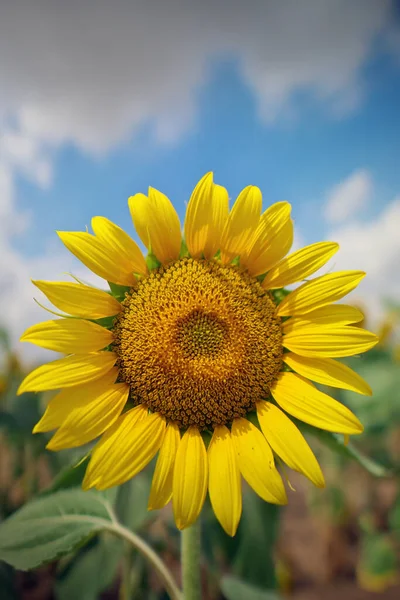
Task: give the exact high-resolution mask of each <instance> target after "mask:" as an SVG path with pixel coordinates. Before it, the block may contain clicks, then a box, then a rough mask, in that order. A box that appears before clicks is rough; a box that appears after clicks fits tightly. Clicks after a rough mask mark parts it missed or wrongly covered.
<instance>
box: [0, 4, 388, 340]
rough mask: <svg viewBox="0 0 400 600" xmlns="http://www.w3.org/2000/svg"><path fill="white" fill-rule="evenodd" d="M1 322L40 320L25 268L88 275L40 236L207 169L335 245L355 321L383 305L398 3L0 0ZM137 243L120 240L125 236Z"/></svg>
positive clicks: (299, 240) (122, 215) (42, 275)
mask: <svg viewBox="0 0 400 600" xmlns="http://www.w3.org/2000/svg"><path fill="white" fill-rule="evenodd" d="M0 57H1V59H0V322H1V323H3V324H4V325H5V326H6V327H7V328H8V329H9V330H10V333H11V338H12V341H13V344H14V345H15V347H17V348H18V349H19V350H20V351H22V346H23V345H22V344H20V345H18V342H17V340H18V338H19V336H20V335H21V334H22V332H23V330H24V329H25V328H26V327H27V326H29V325H30V324H32V323H34V322H38V321H40V320H43V319H47V318H49V315H47V314H46V313H44V312H43V311H42V310H41V309H40V308H39V307H38V306H37V304H36V303H35V302H34V300H33V298H34V297H36V298H37V299H39V300H40V301H43V298H40V294H39V292H38V291H37V290H36V288H34V286H33V285H32V284H31V281H30V279H31V278H32V279H53V280H66V279H68V275H67V274H66V273H68V272H72V273H73V274H75V275H77V276H78V277H81V278H82V279H84V280H85V281H88V282H91V283H95V284H98V283H99V280H98V279H97V278H96V276H94V275H92V274H90V272H89V271H88V270H87V269H86V268H85V267H83V266H82V265H80V264H79V263H78V262H77V261H76V260H75V259H74V258H73V257H72V256H71V255H69V253H68V251H67V250H66V249H65V248H64V247H63V246H62V244H61V242H60V240H59V239H58V237H57V235H56V234H55V231H56V230H85V228H86V227H87V226H90V220H91V217H92V216H95V215H104V216H107V217H108V218H110V219H112V220H114V221H115V222H116V223H118V224H119V225H120V226H122V227H124V228H125V229H126V230H127V231H128V232H129V233H131V234H132V235H133V236H135V234H134V231H133V227H132V223H131V220H130V217H129V212H128V210H127V198H128V197H129V196H130V195H133V194H135V193H137V192H146V190H147V188H148V186H152V187H155V188H157V189H159V190H161V191H163V192H164V193H165V194H167V195H168V196H169V197H170V199H171V200H172V201H173V202H174V204H175V206H176V207H177V210H178V212H179V214H180V216H181V217H182V218H183V215H184V209H185V203H186V202H187V200H188V199H189V197H190V193H191V191H192V189H193V188H194V186H195V184H196V182H197V181H198V180H199V179H200V177H201V176H202V175H203V174H204V173H206V172H207V171H210V170H211V171H213V172H214V174H215V181H216V182H217V183H219V184H221V185H224V186H225V187H227V189H228V191H229V195H230V198H231V199H232V201H234V199H235V197H236V196H237V194H238V193H239V191H240V190H241V189H242V188H243V187H245V186H247V185H249V184H252V185H257V186H259V187H260V188H261V190H262V192H263V203H264V207H267V206H268V205H269V204H271V203H273V202H276V201H279V200H288V201H289V202H291V204H292V206H293V218H294V222H295V228H296V238H295V247H296V248H297V247H299V246H301V245H305V244H309V243H312V242H315V241H319V240H324V239H331V240H335V241H338V242H339V243H340V245H341V250H340V252H339V253H338V254H337V255H336V256H335V258H334V260H333V262H332V264H331V265H330V267H329V268H335V269H353V268H354V269H363V270H365V271H367V277H366V278H365V280H364V282H363V283H362V285H361V286H360V288H359V291H358V292H356V293H355V295H354V296H353V300H354V302H358V303H361V304H362V305H364V306H365V307H366V308H367V310H368V311H369V313H370V315H371V316H372V317H376V318H377V317H379V316H381V315H382V312H383V310H384V305H383V300H384V299H385V298H388V299H392V300H394V301H396V300H397V301H399V300H400V275H399V267H398V265H399V262H400V236H399V233H398V232H399V227H400V165H399V156H400V135H399V134H400V109H399V107H400V5H399V3H397V2H394V1H389V0H352V2H348V1H347V0H302V2H298V1H296V0H282V1H281V2H277V1H276V0H247V2H242V1H240V2H239V1H236V0H230V1H228V0H219V1H217V0H214V1H213V2H211V1H210V0H203V2H189V1H187V2H184V1H183V0H164V1H162V0H141V1H138V0H130V1H128V0H125V1H124V0H115V1H114V2H112V3H111V2H105V1H104V0H99V1H96V2H95V1H94V0H83V1H81V2H79V3H78V2H75V1H72V2H68V3H65V2H60V1H57V0H52V1H50V0H48V1H45V0H30V1H29V0H15V1H14V2H2V3H1V4H0ZM135 239H137V237H135Z"/></svg>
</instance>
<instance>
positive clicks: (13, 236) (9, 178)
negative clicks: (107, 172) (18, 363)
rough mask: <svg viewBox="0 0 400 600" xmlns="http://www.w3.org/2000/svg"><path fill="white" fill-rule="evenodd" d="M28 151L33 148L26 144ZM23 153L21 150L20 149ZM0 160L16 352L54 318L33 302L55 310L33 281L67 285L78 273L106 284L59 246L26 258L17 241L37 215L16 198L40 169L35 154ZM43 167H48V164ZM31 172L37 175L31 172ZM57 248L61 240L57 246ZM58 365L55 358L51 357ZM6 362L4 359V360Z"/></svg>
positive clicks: (27, 351)
mask: <svg viewBox="0 0 400 600" xmlns="http://www.w3.org/2000/svg"><path fill="white" fill-rule="evenodd" d="M27 146H28V144H27ZM17 147H18V145H17ZM1 158H3V160H0V326H3V327H6V329H7V331H8V332H9V333H10V336H11V342H12V345H13V347H16V346H17V342H18V339H19V337H20V336H21V334H22V333H23V331H24V330H25V329H26V328H27V327H28V326H29V325H32V324H34V323H37V322H39V321H43V320H46V319H47V318H49V319H50V318H53V317H52V316H51V315H49V314H48V313H46V312H45V311H44V310H43V309H42V308H40V307H39V306H38V305H37V304H36V303H35V302H34V300H33V298H34V297H35V298H37V299H38V300H39V301H40V302H42V303H43V304H45V305H47V306H49V307H50V305H49V303H48V301H47V300H46V298H45V297H44V295H42V294H41V292H39V290H37V288H35V287H34V285H33V284H32V283H31V278H32V279H50V280H66V279H68V277H67V276H66V275H65V273H66V272H73V273H74V274H75V275H77V276H78V277H81V278H82V279H85V280H86V281H89V282H91V283H94V284H97V285H99V283H100V282H101V280H100V279H99V278H97V277H96V276H95V275H93V274H91V273H90V271H88V270H87V269H85V268H84V267H83V265H81V264H80V263H79V262H78V261H77V260H76V259H75V258H74V257H73V256H72V255H70V254H69V252H67V251H66V250H65V249H64V250H63V247H62V245H61V243H60V244H56V243H53V242H52V243H51V245H50V246H49V247H48V249H47V251H46V252H45V253H44V254H43V255H40V256H24V255H23V254H21V252H19V251H18V236H20V235H21V234H22V233H24V231H26V229H28V228H29V227H31V226H32V214H31V213H28V212H25V213H21V211H20V210H19V209H18V207H17V203H16V198H15V178H16V176H17V174H18V173H19V172H21V171H22V172H26V169H28V171H29V172H30V174H31V177H32V178H35V176H34V171H35V170H34V166H35V165H36V164H39V165H40V164H42V163H41V157H40V153H39V156H37V155H36V152H33V153H32V155H31V156H30V157H29V160H27V157H26V153H25V151H24V152H19V151H16V156H15V157H14V158H15V160H10V156H8V157H7V160H5V159H4V155H3V156H2V157H1ZM43 164H44V163H43ZM31 168H32V171H31ZM36 182H37V183H39V184H40V183H42V184H43V183H44V184H46V183H47V177H46V178H44V180H42V175H41V174H40V172H39V174H38V173H37V172H36ZM54 241H55V242H56V240H54ZM18 350H19V351H20V352H21V353H22V354H23V356H25V357H26V358H27V359H29V360H31V359H33V360H38V358H39V357H43V356H44V355H45V354H49V356H50V353H47V352H46V351H44V350H41V349H40V350H39V349H37V348H35V347H33V346H31V345H28V344H23V345H18ZM52 358H53V359H54V354H52ZM0 359H1V357H0Z"/></svg>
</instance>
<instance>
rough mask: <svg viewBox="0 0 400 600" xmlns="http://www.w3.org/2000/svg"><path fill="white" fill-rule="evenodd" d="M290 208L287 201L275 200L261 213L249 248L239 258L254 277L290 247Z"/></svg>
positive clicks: (291, 238) (266, 268)
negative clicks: (275, 201)
mask: <svg viewBox="0 0 400 600" xmlns="http://www.w3.org/2000/svg"><path fill="white" fill-rule="evenodd" d="M291 210H292V207H291V206H290V204H289V203H288V202H277V203H275V204H273V205H272V206H270V207H269V208H268V209H267V210H266V211H265V212H264V213H263V214H262V215H261V218H260V222H259V225H258V227H257V229H256V231H255V233H254V237H253V239H252V241H251V244H250V250H249V252H245V253H244V256H241V259H240V264H241V265H242V266H244V267H247V269H248V270H249V272H250V273H251V274H252V275H254V276H255V277H256V276H257V275H261V274H262V273H265V272H266V271H268V270H269V269H271V267H273V266H274V265H276V263H277V262H279V261H280V260H281V259H282V258H283V257H284V256H285V255H286V254H287V253H288V252H289V250H290V248H291V247H292V244H293V222H292V220H291V218H290V212H291Z"/></svg>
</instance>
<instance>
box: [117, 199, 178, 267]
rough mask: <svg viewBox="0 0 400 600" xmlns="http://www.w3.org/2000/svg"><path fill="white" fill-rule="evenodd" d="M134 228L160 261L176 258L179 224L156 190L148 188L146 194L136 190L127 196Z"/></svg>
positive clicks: (170, 206) (169, 205) (174, 212)
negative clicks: (147, 193) (137, 192)
mask: <svg viewBox="0 0 400 600" xmlns="http://www.w3.org/2000/svg"><path fill="white" fill-rule="evenodd" d="M128 204H129V210H130V213H131V216H132V220H133V223H134V225H135V229H136V231H137V232H138V234H139V236H140V239H141V240H142V241H143V243H144V244H145V245H146V247H147V248H148V249H149V250H150V249H151V251H152V252H153V254H154V255H155V256H156V257H157V258H158V260H159V261H160V262H161V263H167V262H170V261H172V260H176V259H178V258H179V254H180V250H181V241H182V236H181V225H180V222H179V217H178V214H177V212H176V210H175V209H174V207H173V205H172V203H171V201H170V200H169V199H168V198H167V196H164V194H162V193H161V192H159V191H158V190H155V189H154V188H149V196H148V198H147V197H146V196H144V194H136V195H135V196H131V197H130V198H129V200H128Z"/></svg>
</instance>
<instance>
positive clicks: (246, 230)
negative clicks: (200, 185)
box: [221, 185, 262, 264]
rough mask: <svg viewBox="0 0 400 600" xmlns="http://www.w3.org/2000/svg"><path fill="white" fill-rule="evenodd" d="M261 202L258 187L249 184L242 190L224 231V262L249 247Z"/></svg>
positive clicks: (222, 243) (222, 253) (258, 216)
mask: <svg viewBox="0 0 400 600" xmlns="http://www.w3.org/2000/svg"><path fill="white" fill-rule="evenodd" d="M261 204H262V195H261V191H260V189H259V188H258V187H256V186H254V185H249V186H247V187H246V188H244V190H242V191H241V192H240V194H239V196H238V197H237V200H236V202H235V204H234V205H233V207H232V210H231V212H230V213H229V215H228V219H227V221H226V224H225V227H224V230H223V232H222V239H221V261H222V263H224V264H226V263H228V262H229V261H231V260H232V259H233V258H235V257H236V256H239V255H240V254H242V252H243V251H245V250H246V249H247V247H248V245H249V242H250V240H251V239H252V237H253V235H254V231H255V229H256V227H257V225H258V221H259V219H260V213H261Z"/></svg>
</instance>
